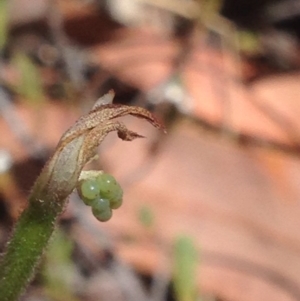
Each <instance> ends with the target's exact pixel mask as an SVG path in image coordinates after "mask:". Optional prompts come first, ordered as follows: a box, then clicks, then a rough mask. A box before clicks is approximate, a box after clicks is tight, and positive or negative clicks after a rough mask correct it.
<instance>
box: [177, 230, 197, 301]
mask: <svg viewBox="0 0 300 301" xmlns="http://www.w3.org/2000/svg"><path fill="white" fill-rule="evenodd" d="M197 265H198V258H197V250H196V247H195V245H194V242H193V240H192V239H191V238H190V237H188V236H180V237H178V238H177V239H176V240H175V245H174V263H173V283H174V291H175V294H176V297H177V299H178V300H179V301H194V300H196V296H197V274H196V273H197Z"/></svg>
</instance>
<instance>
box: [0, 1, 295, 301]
mask: <svg viewBox="0 0 300 301" xmlns="http://www.w3.org/2000/svg"><path fill="white" fill-rule="evenodd" d="M299 38H300V2H299V0H277V1H274V0H260V1H258V0H223V1H222V0H160V1H158V0H60V1H55V0H34V1H30V0H10V1H5V0H1V1H0V49H1V50H0V246H1V250H3V248H4V245H5V241H6V240H7V239H8V237H9V233H10V230H11V228H12V225H13V223H14V222H15V220H16V219H17V217H18V215H19V214H20V212H21V210H22V209H23V208H24V207H25V206H26V197H27V196H28V194H29V192H30V188H31V186H32V184H33V182H34V180H35V179H36V177H37V176H38V174H39V172H40V170H41V168H42V167H43V165H44V163H45V162H46V160H47V159H48V158H49V156H50V155H51V154H52V153H53V151H54V148H55V146H56V144H57V142H58V141H59V139H60V137H61V135H62V134H63V133H64V131H65V130H67V129H68V128H69V127H70V126H71V125H72V124H73V122H74V121H75V120H76V119H77V118H78V117H79V116H81V115H82V114H85V113H87V112H88V110H89V109H90V108H91V106H92V105H93V103H94V102H95V101H96V100H97V99H98V98H99V97H100V96H101V95H103V94H104V93H106V92H107V91H108V90H109V89H114V91H115V92H116V98H115V102H117V103H123V104H130V105H138V106H142V107H145V108H147V109H149V110H151V111H152V112H153V113H154V114H155V115H156V116H157V117H158V118H159V119H160V120H162V121H163V122H164V124H165V125H166V128H167V131H168V134H167V135H165V134H162V133H160V132H158V131H157V130H155V129H153V128H151V126H149V125H147V124H146V123H145V122H143V121H140V120H135V119H133V118H125V120H124V122H125V123H126V125H127V126H128V128H130V129H132V130H136V131H138V132H139V133H140V134H143V135H145V136H146V137H147V139H140V140H139V141H134V142H132V143H128V142H123V141H121V140H118V139H117V137H116V135H115V134H111V135H109V136H108V138H107V139H106V140H105V142H104V143H103V144H102V145H101V146H100V148H99V158H98V159H97V160H96V161H94V162H92V163H91V164H89V166H87V168H92V169H103V170H105V171H106V172H108V173H111V174H113V175H114V176H115V177H116V178H117V180H118V181H119V182H120V183H121V185H122V187H123V189H124V204H123V205H122V207H121V208H120V209H118V210H117V211H116V212H115V213H114V216H113V218H112V219H111V220H110V221H109V222H107V223H100V222H98V221H97V220H96V219H95V218H94V217H93V215H92V214H91V212H90V210H89V208H87V207H86V206H84V204H83V203H82V202H81V201H80V199H79V197H78V195H77V194H76V193H75V192H74V193H73V194H72V195H71V197H70V202H69V205H68V207H67V208H66V211H65V212H64V214H63V215H62V216H61V219H60V222H59V225H58V227H57V230H56V233H55V235H54V237H53V239H52V241H51V244H50V246H49V248H48V251H47V252H46V254H45V257H44V259H43V261H42V263H41V267H40V269H39V272H38V275H37V276H36V278H35V280H34V281H33V283H32V285H31V286H30V288H29V290H28V291H27V293H26V294H25V295H24V296H23V297H22V300H23V301H25V300H26V301H27V300H41V301H42V300H43V301H44V300H45V301H46V300H47V301H50V300H51V301H52V300H53V301H64V300H68V301H70V300H71V301H79V300H85V301H94V300H95V301H96V300H101V301H106V300H110V301H133V300H139V301H164V300H168V301H173V300H174V301H175V300H176V301H194V300H203V301H206V300H209V301H217V300H218V301H257V300H266V301H268V300H272V301H277V300H278V301H279V300H280V301H290V300H300V255H299V254H300V231H299V229H300V219H299V215H300V203H299V200H300V162H299V155H300V133H299V129H300V118H299V116H300V105H299V103H300V73H299V66H300V47H299V46H300V45H299V42H300V41H299Z"/></svg>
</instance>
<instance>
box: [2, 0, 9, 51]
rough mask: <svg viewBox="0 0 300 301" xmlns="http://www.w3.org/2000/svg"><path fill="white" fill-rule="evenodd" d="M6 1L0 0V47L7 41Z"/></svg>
mask: <svg viewBox="0 0 300 301" xmlns="http://www.w3.org/2000/svg"><path fill="white" fill-rule="evenodd" d="M7 21H8V1H7V0H0V48H1V49H2V48H3V46H4V45H5V44H6V41H7V28H8V26H7V24H8V22H7Z"/></svg>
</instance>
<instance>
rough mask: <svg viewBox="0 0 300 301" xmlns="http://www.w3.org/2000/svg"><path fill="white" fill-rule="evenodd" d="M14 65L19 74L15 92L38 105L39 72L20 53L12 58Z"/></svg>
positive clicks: (41, 96) (39, 97) (39, 93)
mask: <svg viewBox="0 0 300 301" xmlns="http://www.w3.org/2000/svg"><path fill="white" fill-rule="evenodd" d="M0 1H1V0H0ZM14 64H15V66H16V67H17V68H18V71H19V72H20V82H19V85H18V86H17V92H18V93H19V94H21V95H23V96H24V97H25V98H26V99H28V100H30V101H32V102H33V104H38V103H40V102H41V101H42V100H43V97H44V94H43V87H42V81H41V75H40V73H39V70H38V69H37V67H36V66H35V65H34V63H33V62H32V61H31V59H30V58H29V57H28V56H26V55H24V54H21V53H18V54H17V55H16V56H15V57H14Z"/></svg>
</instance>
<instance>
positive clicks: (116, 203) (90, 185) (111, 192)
mask: <svg viewBox="0 0 300 301" xmlns="http://www.w3.org/2000/svg"><path fill="white" fill-rule="evenodd" d="M77 191H78V194H79V196H80V197H81V199H82V200H83V202H84V203H85V204H86V205H87V206H90V207H92V213H93V215H94V216H95V217H96V218H97V219H98V220H99V221H101V222H106V221H108V220H109V219H110V218H111V217H112V210H113V209H118V208H119V207H120V206H121V205H122V201H123V190H122V188H121V186H120V184H119V183H118V182H117V181H116V179H115V178H114V177H113V176H111V175H109V174H106V173H102V174H99V175H97V176H95V177H91V178H88V179H83V180H80V181H79V182H78V185H77Z"/></svg>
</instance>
